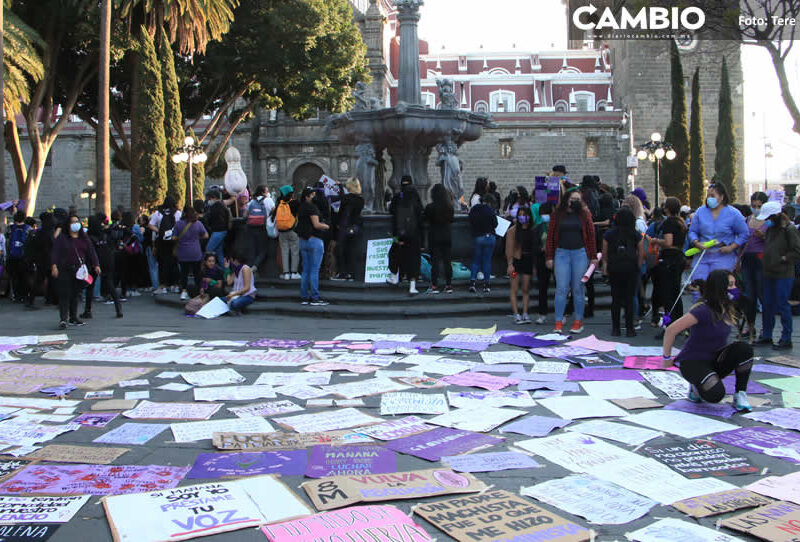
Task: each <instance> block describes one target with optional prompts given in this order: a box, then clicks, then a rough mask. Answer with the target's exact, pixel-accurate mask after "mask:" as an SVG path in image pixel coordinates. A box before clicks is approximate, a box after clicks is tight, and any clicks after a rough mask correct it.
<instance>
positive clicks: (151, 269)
mask: <svg viewBox="0 0 800 542" xmlns="http://www.w3.org/2000/svg"><path fill="white" fill-rule="evenodd" d="M144 253H145V256H147V271H148V273H149V274H150V284H152V285H153V288H158V260H156V257H155V256H154V255H153V247H147V249H146V250H145V251H144Z"/></svg>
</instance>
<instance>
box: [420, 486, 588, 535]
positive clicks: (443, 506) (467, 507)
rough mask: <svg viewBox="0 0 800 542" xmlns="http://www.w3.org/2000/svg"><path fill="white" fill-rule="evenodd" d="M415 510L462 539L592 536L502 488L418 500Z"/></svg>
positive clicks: (581, 527) (568, 521)
mask: <svg viewBox="0 0 800 542" xmlns="http://www.w3.org/2000/svg"><path fill="white" fill-rule="evenodd" d="M413 510H414V513H415V514H417V515H419V516H421V517H423V518H425V519H426V520H427V521H429V522H430V523H432V524H433V525H435V526H436V527H437V528H438V529H439V530H441V531H444V532H445V533H447V535H448V536H451V537H453V538H455V539H456V540H459V541H461V542H481V541H487V542H488V541H495V540H559V541H560V542H582V541H585V540H589V539H590V538H591V535H590V532H589V529H587V528H585V527H583V526H581V525H578V524H577V523H574V522H572V521H570V520H568V519H565V518H562V517H561V516H558V515H556V514H553V513H552V512H550V511H548V510H545V509H543V508H540V507H538V506H536V505H535V504H533V503H532V502H530V501H527V500H525V499H523V498H521V497H519V496H518V495H514V494H513V493H509V492H508V491H503V490H500V491H488V492H486V493H482V494H480V495H470V496H465V497H457V498H453V499H447V500H443V501H436V502H431V503H425V504H418V505H416V506H415V507H414V508H413Z"/></svg>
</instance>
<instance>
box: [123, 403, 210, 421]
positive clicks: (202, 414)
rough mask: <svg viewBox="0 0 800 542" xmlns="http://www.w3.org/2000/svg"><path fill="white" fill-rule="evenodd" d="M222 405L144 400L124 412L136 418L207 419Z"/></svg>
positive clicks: (127, 416) (125, 414)
mask: <svg viewBox="0 0 800 542" xmlns="http://www.w3.org/2000/svg"><path fill="white" fill-rule="evenodd" d="M220 408H222V405H215V404H208V403H154V402H152V401H142V402H141V403H139V404H138V405H136V408H134V409H133V410H126V411H125V412H123V413H122V415H123V416H125V417H126V418H131V419H134V420H207V419H209V418H210V417H211V416H213V415H214V414H215V413H216V412H217V411H218V410H219V409H220Z"/></svg>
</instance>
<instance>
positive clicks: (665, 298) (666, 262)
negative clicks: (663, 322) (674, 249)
mask: <svg viewBox="0 0 800 542" xmlns="http://www.w3.org/2000/svg"><path fill="white" fill-rule="evenodd" d="M684 266H685V260H684V257H683V255H682V254H680V253H679V254H677V255H676V256H674V257H672V256H670V257H665V258H663V259H662V260H661V261H660V262H659V264H658V266H656V268H655V271H656V273H655V275H656V276H657V277H658V280H654V281H653V291H654V292H655V287H656V284H657V285H658V289H659V291H660V292H662V293H661V296H660V298H659V299H660V301H661V303H662V306H663V307H664V311H665V312H666V311H668V310H670V309H672V305H675V308H674V309H672V312H671V313H670V317H671V318H672V321H673V322H674V321H675V320H677V319H678V318H680V317H681V316H683V300H681V299H680V297H679V295H680V292H681V279H682V275H683V268H684ZM675 301H677V303H675Z"/></svg>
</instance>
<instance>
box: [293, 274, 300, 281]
mask: <svg viewBox="0 0 800 542" xmlns="http://www.w3.org/2000/svg"><path fill="white" fill-rule="evenodd" d="M301 278H302V277H301V276H300V273H292V274H291V279H292V280H300V279H301Z"/></svg>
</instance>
